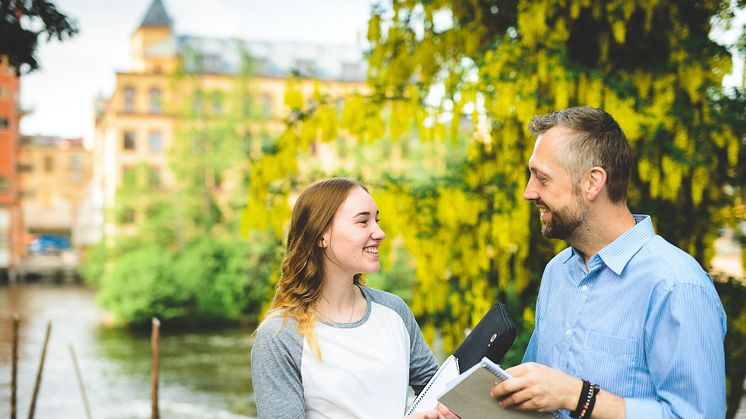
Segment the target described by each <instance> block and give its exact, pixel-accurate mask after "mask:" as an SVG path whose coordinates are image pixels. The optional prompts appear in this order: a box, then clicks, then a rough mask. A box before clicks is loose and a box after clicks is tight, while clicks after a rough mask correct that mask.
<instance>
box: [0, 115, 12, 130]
mask: <svg viewBox="0 0 746 419" xmlns="http://www.w3.org/2000/svg"><path fill="white" fill-rule="evenodd" d="M9 126H10V121H8V118H6V117H4V116H0V129H8V127H9Z"/></svg>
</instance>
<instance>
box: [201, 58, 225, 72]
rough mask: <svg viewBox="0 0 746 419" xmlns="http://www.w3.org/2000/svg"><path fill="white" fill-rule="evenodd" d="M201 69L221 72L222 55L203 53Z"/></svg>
mask: <svg viewBox="0 0 746 419" xmlns="http://www.w3.org/2000/svg"><path fill="white" fill-rule="evenodd" d="M200 58H201V60H200V70H202V72H203V73H220V71H221V70H222V65H221V64H222V63H221V62H220V61H221V60H220V57H219V56H218V55H216V54H202V57H200Z"/></svg>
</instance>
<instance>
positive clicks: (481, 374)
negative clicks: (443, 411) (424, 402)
mask: <svg viewBox="0 0 746 419" xmlns="http://www.w3.org/2000/svg"><path fill="white" fill-rule="evenodd" d="M508 379H510V374H508V373H507V372H505V370H503V369H502V368H500V366H499V365H497V364H495V363H494V362H492V361H490V360H489V359H488V358H486V357H485V358H482V361H480V362H479V363H478V364H476V365H474V366H473V367H471V368H470V369H468V370H467V371H465V372H464V373H463V374H461V375H460V376H458V378H456V379H454V380H452V381H451V382H449V383H448V385H447V388H446V390H445V391H443V392H442V394H440V395H439V397H438V401H440V402H441V403H443V404H444V405H445V406H446V407H448V409H450V410H451V411H452V412H453V413H455V414H457V415H458V416H459V417H460V418H461V419H481V418H486V417H489V418H496V419H526V418H551V417H552V415H549V414H541V413H536V412H524V411H518V410H512V409H505V408H502V407H500V405H499V404H497V402H496V401H495V400H493V399H492V397H490V388H491V387H492V386H493V385H495V384H497V383H500V382H502V381H505V380H508Z"/></svg>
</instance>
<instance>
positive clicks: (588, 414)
mask: <svg viewBox="0 0 746 419" xmlns="http://www.w3.org/2000/svg"><path fill="white" fill-rule="evenodd" d="M591 388H592V389H593V395H592V396H591V400H590V401H589V403H588V410H587V411H586V412H585V415H583V417H584V418H590V417H591V412H593V407H594V406H595V405H596V396H597V395H598V393H599V392H600V391H601V387H599V386H597V385H596V384H593V385H592V386H591Z"/></svg>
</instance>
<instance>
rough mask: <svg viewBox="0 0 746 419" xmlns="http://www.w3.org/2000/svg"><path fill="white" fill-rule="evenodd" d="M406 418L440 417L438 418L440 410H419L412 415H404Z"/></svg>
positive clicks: (428, 418)
mask: <svg viewBox="0 0 746 419" xmlns="http://www.w3.org/2000/svg"><path fill="white" fill-rule="evenodd" d="M404 419H440V418H438V412H437V411H436V410H435V409H433V410H428V411H427V412H417V413H415V414H414V415H410V416H404Z"/></svg>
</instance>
